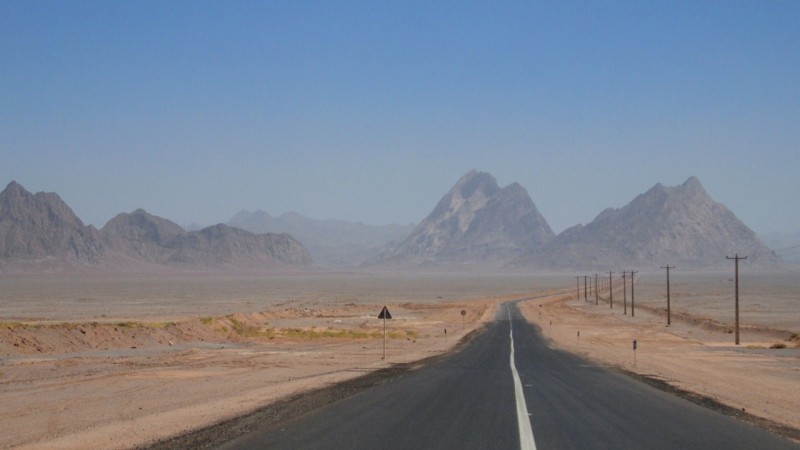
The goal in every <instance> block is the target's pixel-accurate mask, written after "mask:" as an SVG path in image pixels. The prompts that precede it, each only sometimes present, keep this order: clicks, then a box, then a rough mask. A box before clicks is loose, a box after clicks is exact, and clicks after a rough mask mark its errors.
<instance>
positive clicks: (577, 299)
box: [575, 275, 581, 302]
mask: <svg viewBox="0 0 800 450" xmlns="http://www.w3.org/2000/svg"><path fill="white" fill-rule="evenodd" d="M575 286H576V288H577V292H578V294H577V297H576V298H575V301H576V302H579V301H581V276H580V275H577V276H576V277H575Z"/></svg>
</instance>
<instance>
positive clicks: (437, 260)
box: [374, 170, 553, 266]
mask: <svg viewBox="0 0 800 450" xmlns="http://www.w3.org/2000/svg"><path fill="white" fill-rule="evenodd" d="M552 238H553V231H552V230H551V229H550V226H549V225H548V224H547V221H546V220H545V218H544V217H543V216H542V215H541V214H540V213H539V211H538V210H537V209H536V206H535V205H534V203H533V201H532V200H531V198H530V196H528V192H527V191H526V190H525V188H523V187H522V186H520V185H519V184H518V183H512V184H510V185H509V186H506V187H504V188H500V187H499V186H498V185H497V180H495V178H494V177H492V176H491V175H490V174H488V173H485V172H478V171H475V170H472V171H470V172H468V173H467V174H465V175H464V176H463V177H461V179H460V180H458V182H457V183H456V184H455V186H453V188H452V189H450V191H449V192H448V193H447V194H446V195H445V196H444V197H442V199H441V200H440V201H439V203H438V204H437V205H436V208H434V210H433V211H432V212H431V213H430V215H428V217H426V218H425V220H423V221H422V222H421V223H420V224H419V225H418V226H417V227H416V228H415V229H414V231H413V232H412V233H411V235H410V236H409V237H408V238H407V239H406V240H404V241H403V242H402V243H400V245H398V246H397V247H396V248H393V249H391V250H389V251H387V252H385V253H384V254H382V255H381V256H380V257H379V258H377V259H376V260H375V261H374V264H378V265H386V264H390V265H430V264H437V265H454V264H455V265H460V264H475V265H494V266H502V265H504V264H506V263H507V262H509V261H512V260H514V259H517V258H520V257H522V256H524V255H526V254H529V253H531V252H533V251H534V250H536V249H537V248H538V247H539V246H541V245H542V244H544V243H546V242H547V241H549V240H550V239H552Z"/></svg>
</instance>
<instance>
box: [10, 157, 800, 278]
mask: <svg viewBox="0 0 800 450" xmlns="http://www.w3.org/2000/svg"><path fill="white" fill-rule="evenodd" d="M293 236H294V237H293ZM295 237H297V238H299V240H298V239H295ZM786 239H788V238H786ZM786 239H784V240H783V241H781V242H782V244H779V245H783V246H784V247H787V248H789V250H788V253H787V254H788V255H789V256H792V255H794V253H792V252H795V251H796V249H797V248H798V245H800V244H797V243H794V242H795V241H791V240H786ZM301 242H303V243H301ZM776 242H777V241H776ZM304 244H305V245H307V246H308V247H306V246H305V245H304ZM737 253H738V254H740V255H746V256H747V257H748V259H747V260H746V261H747V263H746V264H747V265H748V266H750V267H755V268H773V267H781V266H784V265H785V264H786V263H785V262H784V261H783V260H781V258H779V257H778V256H777V255H776V254H775V253H774V252H772V251H771V250H770V249H769V248H768V247H767V246H766V245H765V244H764V243H763V242H762V241H761V240H760V239H759V238H758V237H757V236H756V235H755V233H753V231H752V230H750V229H749V228H748V227H747V226H746V225H745V224H744V223H742V222H741V221H740V220H739V219H738V218H736V216H735V215H734V214H733V213H732V212H731V211H730V210H728V209H727V208H726V207H725V206H724V205H722V204H720V203H717V202H715V201H714V200H713V199H712V198H711V197H710V196H709V195H708V194H707V193H706V191H705V190H704V189H703V187H702V185H701V184H700V181H699V180H697V178H695V177H690V178H689V179H688V180H686V182H685V183H683V184H681V185H680V186H675V187H665V186H662V185H661V184H656V185H655V186H654V187H653V188H651V189H650V190H648V191H647V192H645V193H643V194H641V195H638V196H637V197H635V198H634V199H633V200H632V201H631V202H630V203H629V204H628V205H626V206H624V207H622V208H620V209H607V210H605V211H603V212H602V213H600V214H599V215H598V216H597V217H596V218H595V219H594V220H593V221H592V222H590V223H589V224H587V225H585V226H584V225H576V226H574V227H572V228H568V229H567V230H565V231H563V232H562V233H560V234H558V235H555V234H554V233H553V231H552V230H551V228H550V226H549V225H548V224H547V221H546V220H545V218H544V217H543V216H542V214H541V213H540V212H539V211H538V210H537V208H536V206H535V204H534V203H533V201H532V200H531V198H530V196H529V195H528V192H527V191H526V190H525V189H524V188H523V187H522V186H520V185H519V184H518V183H512V184H510V185H509V186H506V187H502V188H501V187H499V186H498V185H497V181H496V180H495V179H494V177H492V176H491V175H489V174H488V173H484V172H478V171H470V172H469V173H467V174H465V175H464V176H463V177H462V178H461V179H459V180H458V182H457V183H456V184H455V186H453V188H452V189H450V191H449V192H447V193H446V194H445V195H444V197H442V199H441V200H440V201H439V203H438V204H437V205H436V207H435V208H434V209H433V211H432V212H431V213H430V214H429V215H428V217H426V218H425V219H424V220H423V221H422V222H421V223H420V224H419V225H417V226H416V227H414V226H412V225H407V226H404V225H389V226H383V227H378V226H369V225H365V224H362V223H353V222H346V221H337V220H324V221H323V220H314V219H309V218H306V217H303V216H301V215H299V214H297V213H285V214H282V215H280V216H278V217H273V216H271V215H270V214H268V213H266V212H264V211H256V212H249V211H241V212H240V213H238V214H237V215H236V216H234V217H233V218H232V219H231V220H230V221H229V223H228V224H227V225H225V224H219V225H215V226H212V227H205V228H201V229H197V230H193V231H186V230H185V229H183V228H182V227H180V226H179V225H177V224H175V223H173V222H171V221H169V220H167V219H163V218H160V217H157V216H153V215H151V214H148V213H147V212H146V211H144V210H141V209H139V210H136V211H133V212H132V213H122V214H119V215H117V216H116V217H114V218H113V219H111V220H110V221H109V222H108V223H107V224H106V225H105V226H104V227H103V228H102V229H100V230H97V229H96V228H94V227H93V226H87V225H84V224H83V222H81V220H80V219H79V218H78V217H77V216H76V215H75V214H74V213H73V211H72V210H71V209H70V208H69V206H67V205H66V204H65V203H64V202H63V201H62V200H61V198H60V197H59V196H58V195H57V194H54V193H42V192H39V193H37V194H31V193H30V192H28V191H26V190H25V189H24V188H23V187H22V186H20V185H19V184H18V183H16V182H14V181H12V182H11V183H9V185H8V186H7V187H6V188H5V190H4V191H2V192H1V193H0V272H6V273H8V272H15V271H43V270H44V271H67V270H124V271H132V270H142V271H151V270H165V269H167V270H183V271H193V270H248V271H264V270H266V271H271V270H280V269H286V268H302V267H307V266H309V265H311V264H312V255H313V258H314V259H315V260H316V261H317V262H319V263H320V264H321V265H324V266H357V265H360V264H364V265H366V266H377V267H395V268H416V269H417V270H418V269H420V268H423V269H424V268H425V267H431V266H442V267H444V266H449V267H468V266H477V267H491V268H494V269H502V268H509V267H513V268H528V269H533V270H537V269H543V270H573V269H577V270H589V269H597V270H606V269H607V268H609V267H623V266H627V267H628V268H634V267H644V266H654V267H656V266H659V265H663V264H675V265H677V264H680V265H681V267H686V268H721V267H727V266H728V265H729V262H728V261H727V260H726V259H725V257H726V256H733V255H734V254H737ZM789 260H790V261H791V259H789ZM365 262H366V263H365Z"/></svg>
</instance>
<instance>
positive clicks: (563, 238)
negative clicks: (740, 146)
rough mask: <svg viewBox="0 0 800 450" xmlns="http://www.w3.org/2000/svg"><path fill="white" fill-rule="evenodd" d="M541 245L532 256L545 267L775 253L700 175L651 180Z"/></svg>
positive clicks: (688, 261)
mask: <svg viewBox="0 0 800 450" xmlns="http://www.w3.org/2000/svg"><path fill="white" fill-rule="evenodd" d="M568 231H569V232H567V231H565V232H563V233H561V234H560V235H559V236H557V237H556V238H555V239H554V240H552V241H551V242H550V243H548V244H547V245H546V246H545V247H543V248H542V249H541V250H540V251H539V252H538V254H537V255H536V256H535V259H536V260H537V262H538V263H539V264H542V265H547V266H549V267H579V266H592V265H594V266H598V265H602V266H606V267H608V266H611V267H613V266H614V265H619V264H628V265H630V264H640V265H642V264H652V265H655V264H663V263H671V264H682V265H683V266H686V267H709V266H721V265H722V264H724V257H725V255H726V254H733V253H735V252H738V253H742V254H749V255H750V262H751V263H753V264H761V265H772V264H777V263H778V259H777V258H776V257H775V256H774V255H773V254H772V252H771V251H769V249H768V248H767V247H766V246H765V245H764V244H763V243H762V242H761V241H760V240H759V239H758V237H756V235H755V233H754V232H753V231H752V230H750V229H749V228H748V227H747V226H746V225H745V224H743V223H742V222H741V221H740V220H739V219H738V218H736V216H735V215H734V214H733V213H732V212H731V211H730V210H728V208H726V207H725V206H724V205H722V204H721V203H717V202H715V201H714V200H713V199H712V198H711V197H710V196H709V195H708V194H707V193H706V191H705V189H703V186H702V185H701V184H700V181H699V180H698V179H697V178H695V177H690V178H689V179H688V180H686V182H684V183H683V184H681V185H679V186H675V187H665V186H662V185H661V184H656V185H655V186H653V187H652V188H651V189H649V190H648V191H647V192H645V193H644V194H640V195H638V196H637V197H636V198H634V199H633V200H632V201H631V202H630V203H629V204H627V205H626V206H624V207H623V208H620V209H607V210H605V211H603V212H602V213H600V215H598V216H597V218H595V220H593V221H592V222H591V223H589V224H588V225H586V226H585V227H581V228H578V229H570V230H568Z"/></svg>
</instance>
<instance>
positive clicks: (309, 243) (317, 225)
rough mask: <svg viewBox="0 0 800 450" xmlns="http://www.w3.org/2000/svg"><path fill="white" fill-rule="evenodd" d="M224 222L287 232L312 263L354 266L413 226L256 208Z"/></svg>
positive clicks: (255, 230)
mask: <svg viewBox="0 0 800 450" xmlns="http://www.w3.org/2000/svg"><path fill="white" fill-rule="evenodd" d="M228 225H231V226H235V227H238V228H241V229H243V230H247V231H250V232H253V233H289V234H291V235H292V236H294V237H296V238H297V239H298V240H300V241H301V242H302V243H303V245H305V246H306V247H307V248H308V250H309V252H310V253H311V255H312V257H313V258H314V263H315V264H319V265H322V266H338V267H341V266H358V265H360V264H362V263H364V262H365V261H368V260H370V259H372V258H375V257H376V256H378V255H379V254H380V253H381V252H384V251H386V248H387V246H388V245H391V244H396V243H397V242H399V241H402V240H403V239H405V238H406V237H408V235H409V234H410V233H411V231H412V230H413V229H414V225H384V226H376V225H366V224H363V223H360V222H348V221H344V220H334V219H328V220H317V219H310V218H308V217H305V216H303V215H301V214H298V213H296V212H286V213H283V214H281V215H279V216H277V217H273V216H272V215H270V214H269V213H267V212H265V211H262V210H258V211H255V212H250V211H240V212H239V213H238V214H236V215H235V216H234V217H233V218H232V219H231V220H229V221H228Z"/></svg>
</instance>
